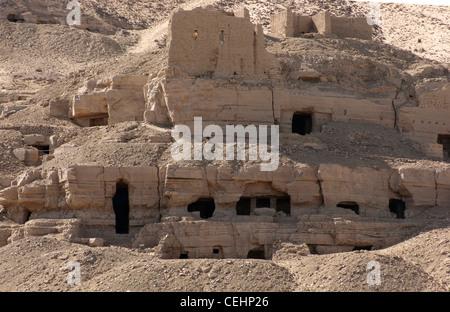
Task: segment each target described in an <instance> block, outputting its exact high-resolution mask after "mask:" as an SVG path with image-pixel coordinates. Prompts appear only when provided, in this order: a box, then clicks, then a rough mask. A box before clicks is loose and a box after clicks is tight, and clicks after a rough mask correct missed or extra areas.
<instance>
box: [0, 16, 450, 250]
mask: <svg viewBox="0 0 450 312" xmlns="http://www.w3.org/2000/svg"><path fill="white" fill-rule="evenodd" d="M21 14H22V13H21ZM36 14H37V13H36ZM60 15H62V13H61V14H60ZM324 16H325V19H324V20H323V19H320V20H317V21H316V22H315V23H316V24H317V25H318V24H319V22H320V21H322V22H324V23H325V24H327V21H328V22H330V23H331V22H332V21H333V16H330V15H329V14H328V13H327V14H325V15H324ZM314 19H315V18H312V21H314ZM316 19H317V16H316ZM275 20H276V19H274V21H275ZM30 21H31V20H30ZM30 21H27V22H30ZM334 21H335V23H337V22H336V20H334ZM339 21H340V22H339V23H341V22H342V20H339ZM358 21H361V20H360V19H359V20H358ZM167 23H168V24H167V25H168V28H167V29H168V31H167V37H165V38H164V41H165V42H166V44H165V45H166V46H165V47H164V44H163V43H162V42H163V40H162V39H161V42H159V41H158V42H159V43H160V45H156V46H155V45H153V46H152V48H151V49H150V50H151V51H150V50H149V51H148V52H146V53H143V54H138V53H135V52H132V51H133V50H130V51H129V52H127V53H125V52H124V50H123V48H122V47H120V48H121V51H122V52H123V53H124V55H122V56H121V57H120V58H119V57H118V58H117V65H116V64H114V62H111V61H109V63H108V62H105V63H102V64H94V65H93V66H92V68H90V69H88V70H87V72H84V71H81V72H78V74H71V75H69V76H68V77H66V78H64V79H63V80H62V81H60V82H58V83H64V84H65V88H64V93H63V94H60V96H59V97H56V98H55V99H52V100H51V101H46V100H45V97H44V96H42V94H40V93H39V92H37V93H36V95H35V96H34V97H33V96H32V97H31V100H30V101H28V102H27V100H26V97H25V99H20V100H19V99H18V100H17V101H13V102H11V101H10V100H9V99H10V98H11V97H10V96H9V97H8V99H7V100H5V103H6V104H5V106H4V108H3V109H2V115H3V117H4V120H3V121H2V125H3V127H4V129H5V130H3V131H5V132H4V133H3V135H4V136H5V137H6V136H9V137H10V138H11V140H10V141H8V144H6V143H5V144H4V148H5V150H6V151H7V152H9V154H8V155H9V156H11V157H12V155H14V157H15V158H11V159H14V160H15V161H16V163H15V165H16V166H17V167H20V168H22V169H26V170H23V171H22V173H21V174H20V175H14V174H10V175H5V177H3V178H2V180H0V185H1V186H2V188H1V189H0V205H1V206H2V207H3V208H4V209H3V210H2V211H3V212H4V213H5V217H7V218H9V219H11V220H13V221H14V222H16V223H17V224H15V225H14V226H12V227H10V226H6V227H3V228H2V244H7V243H8V242H14V241H15V240H16V239H18V238H21V237H23V236H27V235H35V234H33V233H37V234H36V235H42V234H43V233H44V234H45V233H63V234H64V235H65V236H66V238H69V239H70V240H72V241H76V242H84V243H88V242H89V241H88V240H87V238H89V237H101V238H103V239H105V241H106V242H107V243H108V242H109V243H118V244H119V243H120V244H125V245H128V246H134V247H139V246H147V247H155V248H157V249H158V250H159V252H160V256H161V257H166V258H167V257H169V258H173V257H180V256H186V255H189V256H190V257H194V258H196V257H240V258H245V257H248V255H249V254H256V255H259V257H263V258H270V257H271V256H272V255H273V253H274V246H275V245H274V244H275V243H276V242H277V241H280V240H281V241H286V242H289V243H293V244H302V243H305V244H307V245H308V246H309V247H310V249H311V250H313V251H314V252H317V253H330V252H339V251H351V250H353V249H355V248H356V249H361V248H365V249H371V248H373V249H378V248H384V247H387V246H391V245H393V244H396V243H398V242H400V241H402V240H404V239H406V238H407V237H408V236H410V235H411V234H412V233H413V232H414V231H417V230H418V229H419V228H420V226H421V225H420V222H418V221H415V220H416V218H417V217H419V216H420V215H421V214H423V213H424V211H426V210H428V209H431V208H438V209H439V208H444V207H447V206H448V205H449V204H450V202H449V200H450V198H449V196H448V194H449V191H450V171H449V170H450V168H449V165H448V163H447V162H446V161H447V160H448V150H449V145H448V136H449V133H450V124H449V123H448V122H447V120H449V117H450V103H448V98H449V96H450V94H449V92H448V91H449V85H450V84H449V80H448V69H447V67H446V65H445V64H438V63H436V62H433V61H430V60H424V59H421V58H419V57H417V56H416V55H414V54H412V53H409V52H406V51H401V50H398V49H396V48H393V47H391V46H388V45H385V44H381V43H379V42H375V41H372V40H369V39H370V38H368V37H367V36H363V37H364V38H349V37H352V36H349V35H348V34H349V32H346V34H345V36H341V35H342V34H341V35H339V32H338V27H337V26H336V27H335V28H334V29H335V32H337V33H333V31H332V30H333V27H332V25H333V24H330V25H331V26H330V25H328V24H327V25H328V26H330V27H331V28H330V27H328V26H326V25H325V26H324V27H325V29H326V28H327V27H328V28H330V29H331V30H330V31H321V30H320V29H318V30H317V29H314V27H310V28H308V29H310V30H311V29H312V30H313V31H312V32H307V33H304V34H297V35H298V37H295V38H289V37H286V36H285V35H286V34H281V35H280V33H276V32H272V33H270V32H266V33H264V31H263V30H264V29H263V27H262V26H261V25H256V24H253V23H252V22H251V16H250V12H249V11H248V10H241V11H238V12H236V13H235V14H233V13H227V12H223V11H217V10H214V8H213V7H208V8H197V9H194V10H190V11H188V10H183V9H180V10H177V11H175V12H174V13H173V15H172V16H171V18H170V20H168V21H167ZM349 23H350V22H349ZM341 24H342V23H341ZM350 24H351V23H350ZM339 25H340V24H339ZM347 26H348V25H347ZM347 26H345V27H347ZM315 27H316V28H317V27H318V26H315ZM342 27H344V26H342ZM345 27H344V28H345ZM319 28H320V27H319ZM275 30H276V27H274V31H275ZM316 30H317V31H316ZM366 30H367V29H366ZM99 36H100V35H99ZM356 37H358V36H356ZM359 37H361V36H359ZM143 38H144V37H143ZM142 42H144V43H145V42H146V41H141V44H142ZM129 44H131V43H130V42H129ZM152 49H153V50H152ZM128 58H129V59H128ZM141 58H142V60H141ZM100 59H101V58H100ZM123 64H126V66H128V67H125V65H123ZM115 67H117V68H115ZM125 68H126V69H125ZM118 72H120V73H118ZM58 83H55V85H54V86H51V87H50V88H49V89H47V90H49V92H48V93H49V94H57V93H58V92H60V90H58V89H59V86H58ZM43 93H45V92H43ZM33 101H41V104H42V106H44V107H45V108H42V107H41V106H37V105H34V104H33ZM42 102H44V103H42ZM33 109H35V110H38V111H39V110H40V109H42V110H40V111H39V113H43V115H44V117H42V119H43V120H46V122H47V124H46V125H45V126H43V125H39V120H34V119H36V117H33V116H41V115H38V114H37V113H36V112H35V111H33ZM195 118H201V119H202V122H203V123H202V126H201V127H202V129H200V131H201V132H202V133H201V134H202V136H201V137H202V138H201V139H202V140H203V141H204V142H203V143H202V144H205V146H206V145H207V144H208V143H211V141H212V140H211V139H212V138H211V133H210V135H206V136H204V135H203V134H204V133H203V128H204V127H207V126H212V125H214V126H218V127H222V128H224V129H225V128H226V126H227V125H233V126H237V125H242V126H245V127H247V126H248V127H250V126H277V127H279V132H280V137H279V139H280V140H279V143H280V146H279V151H280V153H279V155H277V157H278V158H277V166H276V167H275V170H273V171H261V170H260V165H261V163H263V160H262V159H255V160H253V159H249V158H245V159H233V160H222V158H217V159H215V160H206V159H203V160H192V161H191V160H176V159H174V157H173V154H172V153H171V151H172V149H173V147H174V137H173V132H171V131H172V130H173V128H174V127H176V126H180V125H181V126H187V128H188V129H190V130H191V132H192V133H194V132H195V130H196V128H195V127H196V126H195V124H194V120H195ZM49 120H51V122H49ZM24 121H27V122H30V123H31V122H32V121H33V122H36V123H37V124H34V125H33V126H29V125H28V124H27V123H25V124H20V122H24ZM52 122H54V124H52V125H50V123H52ZM247 129H250V128H247ZM5 142H7V141H5ZM272 142H273V141H272ZM258 143H260V142H258ZM214 148H218V145H214ZM249 152H250V149H249V148H247V149H246V150H245V153H246V154H244V155H246V156H248V154H249ZM266 160H267V159H266ZM278 162H279V163H278ZM11 163H12V162H11ZM30 166H31V168H30ZM6 169H7V168H6ZM65 218H74V219H76V220H77V221H76V222H75V223H70V222H69V223H62V224H61V223H60V222H59V221H46V220H59V219H65ZM41 219H42V220H43V221H42V223H39V222H35V223H36V224H35V223H33V222H31V221H33V220H41ZM30 222H31V223H30ZM46 222H48V223H46ZM52 222H53V223H52ZM33 229H34V230H33ZM119 233H120V235H122V233H124V234H128V235H125V236H120V235H119Z"/></svg>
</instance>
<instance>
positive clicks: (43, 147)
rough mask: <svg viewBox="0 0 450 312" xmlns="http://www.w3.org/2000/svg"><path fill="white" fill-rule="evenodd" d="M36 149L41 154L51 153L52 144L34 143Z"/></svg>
mask: <svg viewBox="0 0 450 312" xmlns="http://www.w3.org/2000/svg"><path fill="white" fill-rule="evenodd" d="M33 147H34V148H35V149H37V150H38V151H39V155H40V156H42V155H43V154H47V155H48V154H50V146H49V145H33Z"/></svg>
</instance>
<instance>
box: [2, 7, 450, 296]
mask: <svg viewBox="0 0 450 312" xmlns="http://www.w3.org/2000/svg"><path fill="white" fill-rule="evenodd" d="M67 2H68V1H67ZM207 5H212V6H213V7H215V8H218V9H223V10H226V11H233V10H236V9H239V8H243V7H245V8H247V9H249V11H250V16H251V20H252V22H254V23H259V24H262V25H263V27H264V30H265V33H266V46H267V49H268V50H269V52H271V53H273V54H274V55H276V57H277V58H278V60H279V61H280V62H281V63H282V65H283V69H284V71H285V72H284V74H285V78H289V74H290V72H292V71H295V70H298V69H299V68H303V69H307V70H317V71H320V72H322V73H324V72H325V73H326V74H327V75H328V76H329V77H334V79H336V81H337V82H339V83H340V84H341V85H343V86H352V87H355V88H356V87H357V86H360V85H364V87H370V88H374V90H375V89H376V87H378V86H379V85H380V81H381V82H382V83H383V84H384V83H386V79H385V78H386V77H387V76H389V75H392V77H394V76H395V77H402V78H404V79H405V81H408V79H413V78H420V79H422V78H433V77H438V76H445V75H446V76H448V74H449V72H448V70H449V68H450V52H449V51H450V24H449V23H450V22H449V21H450V9H449V7H448V6H418V5H403V4H381V6H380V8H381V12H380V15H381V20H380V23H379V25H377V26H376V27H375V29H374V41H373V42H372V43H366V44H362V43H361V42H360V41H358V40H338V39H335V38H321V39H317V40H310V39H308V38H301V39H299V40H290V39H286V40H282V41H277V40H276V38H275V37H273V36H271V34H270V24H269V21H270V16H271V15H272V14H274V13H276V12H279V11H281V10H283V8H284V7H290V8H291V9H292V10H293V12H295V13H301V14H305V15H312V14H315V13H318V12H319V11H321V10H329V11H330V12H331V13H332V14H334V15H338V16H342V15H351V16H366V15H367V14H368V13H369V8H368V7H367V5H366V3H363V2H354V1H345V0H337V1H332V0H320V1H319V0H304V1H291V0H275V1H258V0H195V1H188V0H169V1H146V0H137V1H119V0H93V1H83V3H82V21H83V23H82V25H81V26H80V27H77V28H74V27H68V26H67V25H66V24H65V18H66V15H67V13H68V12H69V10H67V9H66V2H62V1H57V0H14V1H13V0H0V114H1V117H0V189H2V188H5V187H6V186H8V185H10V183H11V181H12V180H14V179H15V178H16V177H17V176H18V175H19V174H20V173H22V172H23V171H24V170H25V169H27V168H28V167H27V166H25V165H24V164H23V163H22V162H20V161H19V160H18V159H17V158H16V157H15V156H14V154H13V152H12V151H13V150H14V149H16V148H20V147H22V146H23V145H24V144H25V143H24V142H25V141H24V140H25V136H26V135H29V134H33V133H41V134H45V135H47V136H55V137H56V139H57V140H59V141H58V142H59V143H61V144H60V145H62V143H69V142H70V143H71V146H69V148H71V150H70V151H71V152H70V153H66V154H63V155H60V157H59V158H58V159H53V160H50V161H48V162H46V163H45V164H43V165H42V167H43V168H44V169H45V168H51V167H64V166H70V165H74V164H89V163H94V162H96V163H100V164H102V165H114V166H120V165H126V166H138V165H146V164H148V163H160V164H162V163H165V162H167V161H168V157H169V156H168V154H169V152H170V150H169V147H168V146H163V145H161V146H160V147H158V148H154V147H149V145H148V144H147V143H148V142H149V141H151V139H154V138H155V137H158V136H159V137H162V138H164V137H167V136H168V131H169V129H166V128H159V127H154V126H150V125H144V124H140V123H137V122H129V123H122V124H119V125H115V126H107V127H99V128H97V127H92V128H81V127H79V126H77V125H76V124H75V123H74V122H73V121H72V120H70V119H69V118H55V117H51V116H49V115H48V107H49V105H50V103H51V102H52V101H59V100H61V101H65V100H66V101H67V100H68V99H69V98H70V97H72V96H73V95H75V94H77V93H78V92H80V90H83V88H85V87H86V85H87V83H88V82H89V81H90V80H92V79H98V80H101V79H107V78H110V77H113V76H115V75H118V74H149V73H155V72H157V71H158V69H159V68H161V67H162V66H163V65H164V64H165V62H166V57H167V47H166V37H167V30H168V28H167V25H168V18H169V17H170V14H171V12H172V11H173V10H174V9H177V8H183V9H192V8H195V7H197V6H207ZM331 61H333V63H331ZM293 83H298V82H293ZM402 91H404V93H405V94H408V92H409V89H408V86H407V84H406V85H405V87H404V90H402ZM282 140H284V141H283V142H284V143H286V144H285V145H283V146H282V149H281V153H282V159H281V164H282V165H283V164H292V163H296V162H300V161H302V162H304V163H307V164H309V165H312V166H314V165H317V164H321V163H326V162H327V161H329V160H330V159H332V160H333V161H334V162H335V163H340V164H343V165H346V166H350V167H351V166H358V165H366V166H372V167H375V168H384V167H395V166H396V165H398V164H404V163H409V164H411V166H416V167H417V168H435V167H439V166H440V167H442V168H443V167H447V166H448V164H444V163H441V162H435V161H432V160H430V159H429V158H428V157H426V156H425V155H424V153H423V152H422V151H420V149H418V148H416V145H415V144H414V142H411V141H410V140H408V139H406V138H404V137H402V136H401V135H400V134H399V133H398V132H397V131H396V130H395V129H394V127H392V129H389V128H385V127H381V126H377V125H369V126H368V125H361V124H358V123H355V124H352V125H349V124H346V123H340V122H333V123H330V124H329V125H327V127H325V128H324V131H323V132H320V133H315V134H312V135H311V136H310V137H308V139H307V140H310V142H309V143H317V142H319V143H320V144H321V145H320V146H324V147H326V149H325V148H321V147H320V146H319V147H320V148H308V147H305V146H304V145H295V144H289V140H290V138H289V136H287V137H284V138H282ZM123 142H133V143H136V145H134V146H133V147H132V148H128V149H127V148H125V149H123V148H122V146H120V145H119V144H118V143H123ZM138 145H139V147H137V146H138ZM99 146H101V147H102V148H98V147H99ZM0 208H2V207H0ZM0 218H1V219H0V220H1V221H0V227H2V226H14V224H12V222H11V221H10V220H7V219H6V218H5V215H4V214H3V211H1V209H0ZM421 218H423V219H422V220H421V221H422V222H423V225H424V226H423V228H422V230H421V233H417V235H416V236H414V237H411V239H410V240H407V241H405V242H403V243H400V244H398V245H395V246H392V247H390V248H387V249H383V250H373V251H365V250H357V251H354V252H348V253H336V254H328V255H317V254H314V253H311V252H310V250H308V249H307V248H304V247H305V246H300V247H299V246H289V245H282V246H280V249H279V250H278V251H277V252H276V253H275V255H274V257H273V259H272V260H256V259H245V260H243V259H239V260H238V259H221V260H213V259H199V260H191V259H189V260H181V259H176V260H175V259H174V260H161V259H158V257H157V254H156V251H155V250H152V249H139V248H136V249H127V248H122V247H117V246H107V247H96V248H93V247H88V246H86V245H81V244H74V243H70V242H68V241H67V240H65V239H63V238H62V237H60V236H58V235H47V236H41V237H27V238H24V239H21V240H17V241H14V242H12V243H11V244H8V245H6V246H4V247H1V248H0V291H51V292H59V291H68V292H71V291H75V292H79V291H87V292H93V291H105V292H107V291H111V292H112V291H139V292H140V291H155V292H159V291H188V292H191V291H192V292H193V291H203V292H212V291H236V292H245V291H275V292H296V291H338V292H340V291H345V292H347V291H387V292H397V291H433V292H435V291H436V292H448V291H450V279H449V276H450V271H449V267H450V255H449V246H450V243H449V240H450V231H449V220H450V217H449V212H448V210H442V209H441V210H439V209H437V210H430V211H427V212H426V213H424V214H423V215H422V216H421ZM11 224H12V225H11ZM71 261H76V262H77V263H79V264H80V270H81V271H80V272H81V284H79V285H75V286H71V285H69V283H68V282H67V276H68V275H69V274H70V272H71V270H70V269H68V268H67V265H68V263H70V262H71ZM370 261H377V262H378V263H379V264H380V267H381V284H380V285H375V286H373V285H372V286H371V285H369V284H368V283H367V279H366V278H367V275H368V272H369V271H368V270H367V264H368V263H369V262H370Z"/></svg>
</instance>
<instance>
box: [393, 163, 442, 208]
mask: <svg viewBox="0 0 450 312" xmlns="http://www.w3.org/2000/svg"><path fill="white" fill-rule="evenodd" d="M435 175H436V172H435V171H434V170H423V169H416V168H408V167H401V168H399V169H398V171H397V172H396V173H395V174H394V175H393V176H392V177H391V182H390V184H391V188H392V189H393V190H396V191H397V192H399V194H400V195H402V196H404V197H405V198H408V199H409V200H411V202H412V205H413V206H414V207H418V208H420V207H433V206H435V205H436V180H435Z"/></svg>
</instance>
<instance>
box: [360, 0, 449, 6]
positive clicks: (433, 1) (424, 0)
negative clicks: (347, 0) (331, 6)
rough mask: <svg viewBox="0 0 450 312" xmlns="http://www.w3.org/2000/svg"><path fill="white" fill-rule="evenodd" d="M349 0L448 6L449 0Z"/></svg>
mask: <svg viewBox="0 0 450 312" xmlns="http://www.w3.org/2000/svg"><path fill="white" fill-rule="evenodd" d="M351 1H357V2H377V3H403V4H419V5H443V6H450V1H449V0H351Z"/></svg>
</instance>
